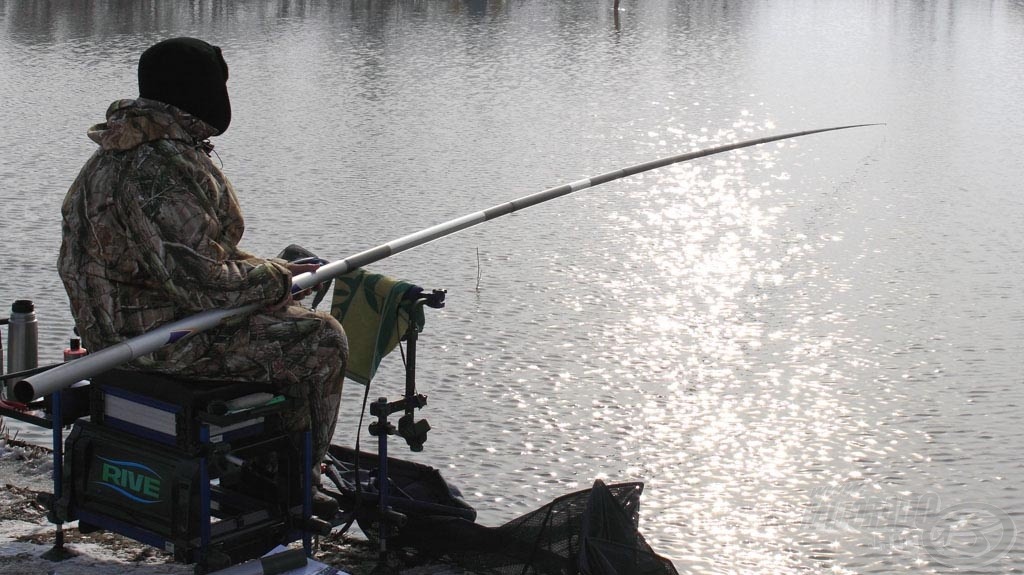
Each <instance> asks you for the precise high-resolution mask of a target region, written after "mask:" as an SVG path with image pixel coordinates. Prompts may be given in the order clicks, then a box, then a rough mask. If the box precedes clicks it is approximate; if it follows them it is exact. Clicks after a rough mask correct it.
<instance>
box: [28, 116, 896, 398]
mask: <svg viewBox="0 0 1024 575" xmlns="http://www.w3.org/2000/svg"><path fill="white" fill-rule="evenodd" d="M880 125H882V124H853V125H849V126H835V127H832V128H819V129H815V130H803V131H800V132H790V133H787V134H778V135H774V136H765V137H763V138H757V139H753V140H744V141H742V142H734V143H731V144H723V145H721V146H715V147H711V148H706V149H703V150H696V151H693V152H686V153H682V154H676V155H674V156H668V157H665V158H661V159H658V160H652V161H649V162H644V163H641V164H636V165H634V166H629V167H626V168H621V169H618V170H613V171H611V172H606V173H603V174H599V175H597V176H592V177H589V178H584V179H582V180H577V181H575V182H570V183H568V184H562V185H560V186H555V187H553V188H548V189H546V190H543V191H540V192H536V193H533V194H530V195H527V196H523V197H521V198H518V199H515V200H512V201H509V202H504V203H501V204H497V205H495V206H491V207H490V208H487V209H485V210H481V211H479V212H474V213H471V214H466V215H464V216H461V217H458V218H455V219H453V220H449V221H447V222H444V223H441V224H437V225H434V226H431V227H429V228H426V229H423V230H420V231H418V232H413V233H411V234H408V235H405V236H402V237H400V238H397V239H394V240H391V241H390V242H388V243H386V244H381V245H379V246H376V247H373V248H370V249H368V250H365V251H362V252H359V253H357V254H355V255H353V256H349V257H347V258H345V259H343V260H337V261H334V262H331V263H328V264H325V265H323V266H321V267H320V268H318V269H317V270H316V271H314V272H308V273H304V274H300V275H297V276H295V277H293V278H292V293H297V292H300V291H302V290H305V289H309V288H311V287H313V286H315V285H317V284H319V283H321V282H325V281H328V280H332V279H334V278H336V277H338V276H341V275H343V274H345V273H347V272H349V271H351V270H354V269H357V268H361V267H364V266H367V265H370V264H372V263H375V262H379V261H381V260H383V259H386V258H389V257H391V256H393V255H395V254H398V253H401V252H404V251H406V250H410V249H412V248H415V247H418V246H421V245H423V244H426V243H429V242H432V241H434V240H437V239H440V238H443V237H445V236H449V235H452V234H454V233H456V232H459V231H462V230H464V229H466V228H470V227H473V226H475V225H478V224H482V223H484V222H487V221H490V220H493V219H495V218H499V217H501V216H505V215H508V214H511V213H513V212H516V211H519V210H523V209H526V208H529V207H532V206H535V205H537V204H541V203H544V202H547V201H550V200H553V199H555V198H560V197H562V196H566V195H569V194H571V193H574V192H578V191H580V190H585V189H587V188H592V187H594V186H598V185H600V184H606V183H608V182H612V181H615V180H619V179H622V178H626V177H629V176H633V175H636V174H640V173H643V172H648V171H650V170H656V169H658V168H663V167H665V166H669V165H672V164H678V163H681V162H688V161H690V160H696V159H698V158H704V157H707V156H713V155H715V154H721V153H724V152H731V151H733V150H739V149H742V148H749V147H751V146H758V145H761V144H768V143H771V142H778V141H780V140H788V139H791V138H799V137H801V136H809V135H811V134H820V133H823V132H834V131H837V130H848V129H851V128H863V127H867V126H880ZM259 307H260V306H259V305H257V304H251V305H247V306H242V307H237V308H230V309H214V310H206V311H203V312H200V313H198V314H195V315H192V316H189V317H187V318H184V319H180V320H178V321H175V322H171V323H169V324H167V325H164V326H161V327H159V328H156V329H154V330H152V331H149V332H146V333H144V334H142V335H140V336H137V337H133V338H131V339H128V340H125V341H123V342H121V343H118V344H115V345H112V346H110V347H107V348H104V349H102V350H99V351H97V352H91V353H89V355H86V356H85V357H81V358H78V359H76V360H75V361H72V362H68V363H64V364H61V365H59V366H57V367H55V368H53V369H50V370H48V371H45V372H43V373H39V374H36V375H32V376H30V377H27V378H25V379H22V380H20V381H17V382H15V383H14V386H13V390H14V399H16V400H17V401H20V402H22V403H28V402H30V401H33V400H35V399H37V398H39V397H42V396H44V395H48V394H50V393H53V392H55V391H58V390H60V389H63V388H65V387H68V386H69V385H71V384H73V383H75V382H76V381H80V380H82V379H88V378H90V377H93V376H95V375H97V374H100V373H103V372H104V371H107V370H109V369H113V368H115V367H117V366H119V365H121V364H123V363H127V362H129V361H132V360H133V359H135V358H137V357H139V356H142V355H145V354H147V353H152V352H154V351H156V350H158V349H160V348H162V347H164V346H165V345H171V344H173V343H176V342H178V341H180V340H182V339H184V338H187V337H190V336H192V335H194V334H197V333H200V332H203V331H206V330H208V329H211V328H213V327H215V326H217V325H219V324H220V323H221V322H222V321H224V320H226V319H228V318H231V317H235V316H238V315H245V314H250V313H252V312H254V311H256V310H257V309H259Z"/></svg>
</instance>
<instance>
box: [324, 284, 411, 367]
mask: <svg viewBox="0 0 1024 575" xmlns="http://www.w3.org/2000/svg"><path fill="white" fill-rule="evenodd" d="M415 287H416V286H415V285H413V284H411V283H409V282H405V281H400V280H396V279H392V278H389V277H387V276H384V275H381V274H375V273H372V272H368V271H366V270H364V269H361V268H359V269H355V270H352V271H350V272H348V273H346V274H345V275H342V276H340V277H338V278H336V279H335V280H334V295H333V297H332V299H331V315H332V316H334V317H335V318H336V319H337V320H338V321H340V322H341V325H342V327H344V328H345V333H346V334H347V335H348V345H349V356H348V368H347V371H346V375H347V376H348V378H349V379H351V380H353V381H355V382H358V383H361V384H363V385H368V384H369V383H370V380H372V379H373V376H374V374H376V373H377V367H378V366H379V365H380V362H381V360H382V359H384V356H386V355H387V354H389V353H391V351H392V350H394V349H395V346H396V345H398V342H399V341H400V340H401V338H402V336H403V335H404V334H405V332H406V330H407V329H408V328H409V323H410V322H413V325H414V326H415V328H416V331H420V330H422V329H423V307H422V306H415V305H412V302H411V301H410V300H404V299H403V298H404V296H405V294H406V293H407V292H408V291H409V290H410V289H413V288H415Z"/></svg>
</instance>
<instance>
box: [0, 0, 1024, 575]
mask: <svg viewBox="0 0 1024 575" xmlns="http://www.w3.org/2000/svg"><path fill="white" fill-rule="evenodd" d="M621 8H622V9H621V11H620V12H619V13H618V15H617V17H616V15H615V13H614V12H613V11H612V1H611V0H607V1H604V0H601V1H594V0H517V1H507V2H503V1H500V0H489V1H459V0H437V1H405V2H391V1H383V2H375V1H366V0H362V1H360V0H353V1H349V2H334V3H332V2H237V3H230V4H222V3H214V2H201V1H196V2H188V3H186V2H165V3H159V2H139V1H137V0H132V1H126V2H95V3H93V2H90V3H84V2H20V1H8V2H4V1H0V101H2V102H3V103H4V105H3V106H2V107H0V126H2V130H3V137H2V138H0V206H2V210H3V211H2V220H0V229H2V230H3V232H2V234H0V237H2V238H3V245H4V247H3V248H0V270H2V271H0V278H2V279H0V305H3V306H4V307H6V306H8V305H9V303H10V302H12V301H14V300H15V299H20V298H27V299H32V300H34V301H35V303H36V306H37V308H38V310H39V311H38V313H39V317H40V322H41V332H42V334H41V344H40V345H41V348H42V351H41V356H42V357H41V361H45V362H49V361H57V360H59V359H60V352H61V349H63V347H65V345H66V340H67V337H68V336H69V335H70V331H71V325H72V324H71V319H70V315H69V312H68V305H67V300H66V297H65V296H64V292H63V288H62V286H61V284H60V281H59V279H58V277H57V273H56V269H55V261H56V257H57V250H58V246H59V243H60V204H61V200H62V198H63V196H64V193H65V191H66V190H67V188H68V186H69V184H70V183H71V181H72V179H73V178H74V177H75V175H76V174H77V172H78V169H79V168H80V166H81V164H82V163H83V162H84V161H85V160H86V158H87V157H88V156H89V154H90V153H91V152H92V151H93V149H94V144H93V143H92V142H91V141H90V140H88V139H87V138H86V136H85V130H86V128H87V127H88V126H90V125H91V124H94V123H97V122H100V121H102V120H103V113H104V111H105V109H106V107H107V105H108V104H109V103H110V102H111V101H113V100H115V99H118V98H125V97H134V96H135V95H136V94H137V91H136V84H135V65H136V62H137V58H138V55H139V54H140V53H141V51H142V50H144V49H145V48H146V47H147V46H149V45H151V44H152V43H154V42H156V41H158V40H160V39H163V38H166V37H171V36H179V35H190V36H198V37H201V38H204V39H206V40H208V41H210V42H211V43H214V44H218V45H220V46H222V47H223V50H224V54H225V57H226V59H227V61H228V63H229V65H230V67H231V80H230V83H229V88H230V90H231V94H232V98H233V106H234V121H233V124H232V126H231V128H230V129H229V130H228V132H227V133H226V134H225V135H224V136H222V137H219V138H216V139H215V140H214V143H215V144H216V146H217V153H218V156H219V158H220V160H221V161H222V162H223V169H224V171H225V172H226V173H227V174H228V176H229V177H230V178H231V179H232V181H233V182H234V184H235V186H236V188H237V189H238V191H239V196H240V200H241V203H242V207H243V210H244V212H245V214H246V220H247V224H248V231H247V233H246V236H245V240H244V241H243V246H244V247H246V248H248V249H249V250H250V251H253V252H255V253H261V254H265V255H273V254H276V253H277V252H278V251H279V250H280V249H281V248H282V247H283V246H285V245H287V244H289V243H293V242H294V243H299V244H302V245H304V246H306V247H308V248H310V249H312V250H314V251H316V252H318V253H319V254H321V255H323V256H324V257H328V258H332V259H333V258H341V257H345V256H348V255H352V254H354V253H356V252H358V251H361V250H363V249H366V248H369V247H373V246H375V245H378V244H381V243H384V242H386V241H388V240H391V239H393V238H396V237H399V236H402V235H405V234H407V233H410V232H413V231H416V230H419V229H421V228H424V227H426V226H428V225H432V224H436V223H439V222H442V221H446V220H448V219H451V218H454V217H457V216H460V215H463V214H465V213H469V212H473V211H476V210H479V209H482V208H486V207H489V206H491V205H494V204H497V203H500V202H503V201H506V200H509V199H513V198H516V197H519V196H522V195H525V194H527V193H532V192H535V191H539V190H541V189H544V188H547V187H550V186H553V185H556V184H561V183H565V182H568V181H572V180H576V179H579V178H581V177H585V176H588V175H594V174H598V173H601V172H604V171H608V170H611V169H615V168H619V167H623V166H627V165H631V164H635V163H638V162H642V161H646V160H650V159H654V158H658V157H661V156H667V155H671V154H674V153H678V152H682V151H687V150H690V149H695V148H699V147H706V146H710V145H714V144H718V143H724V142H729V141H734V140H741V139H747V138H754V137H760V136H764V135H769V134H774V133H783V132H790V131H797V130H803V129H810V128H818V127H827V126H832V125H840V124H851V123H862V122H884V123H885V124H886V125H885V126H882V127H873V128H862V129H857V130H850V131H843V132H835V133H830V134H825V135H816V136H810V137H805V138H800V139H796V140H790V141H786V142H785V143H782V144H778V145H768V146H762V147H758V148H751V149H747V150H743V151H741V152H736V153H731V154H726V155H721V156H716V157H714V158H710V159H705V160H700V161H696V162H693V163H689V164H682V165H678V166H674V167H671V168H665V169H661V170H658V171H656V172H652V173H649V174H646V175H643V176H637V177H631V178H629V179H627V180H624V181H619V182H614V183H611V184H607V185H603V186H600V187H597V188H594V189H591V190H586V191H582V192H579V193H577V194H575V195H573V196H570V197H568V198H564V199H561V200H558V201H554V202H551V203H547V204H544V205H542V206H539V207H535V208H531V209H530V210H527V211H524V212H520V213H518V214H516V215H513V216H510V217H507V218H503V219H500V220H497V221H494V222H491V223H488V224H486V225H483V226H480V227H477V228H473V229H472V230H468V231H465V232H462V233H460V234H458V235H455V236H452V237H449V238H446V239H443V240H440V241H438V242H435V243H433V244H430V245H427V246H424V247H421V248H418V249H416V250H413V251H410V252H408V253H404V254H400V255H398V256H396V257H393V258H391V259H388V260H385V261H383V262H379V263H378V264H376V265H375V266H372V269H374V270H375V271H378V272H383V273H387V274H389V275H392V276H395V277H399V278H403V279H408V280H410V281H413V282H416V283H419V284H420V285H423V286H425V287H428V288H445V289H447V290H448V306H447V307H446V308H445V309H444V310H441V311H439V312H428V319H427V328H426V331H425V333H424V334H423V337H422V339H421V346H420V358H419V360H420V361H419V363H420V365H419V367H420V369H419V382H420V387H421V391H424V392H426V393H428V394H429V396H430V405H429V406H428V407H427V408H426V409H425V410H423V412H422V415H423V416H424V417H427V418H428V419H429V420H430V423H431V425H432V426H433V430H432V431H431V433H430V437H429V440H428V441H427V444H426V448H425V450H424V451H423V452H422V453H420V454H416V455H415V456H413V455H411V454H409V455H408V456H409V457H411V458H415V459H417V460H421V461H425V462H429V463H430V464H432V465H434V466H437V467H439V468H441V469H442V470H443V472H444V474H445V476H446V477H447V478H448V479H449V480H451V481H452V482H453V483H455V484H456V485H458V486H460V488H462V490H463V491H464V492H465V493H466V494H467V497H468V499H469V500H470V502H471V503H472V504H473V505H474V506H475V507H476V508H477V509H478V511H479V512H480V518H479V522H481V523H483V524H486V525H499V524H501V523H502V522H504V521H507V520H509V519H512V518H513V517H516V516H518V515H520V514H522V513H524V512H526V511H529V510H531V509H533V508H536V507H537V506H539V505H541V504H543V503H545V502H547V501H549V500H550V499H552V498H554V497H556V496H558V495H561V494H564V493H567V492H569V491H573V490H576V489H582V488H585V487H588V486H589V485H590V484H591V483H592V482H593V480H594V479H595V478H603V479H605V480H606V481H628V480H641V481H644V482H646V491H645V494H644V497H643V500H642V511H643V517H642V525H641V527H642V529H643V532H644V533H645V535H646V536H647V537H648V540H649V542H650V543H651V545H652V546H653V547H654V548H655V549H656V550H657V551H659V552H660V553H663V554H664V555H666V556H668V557H670V558H671V559H672V560H673V562H674V563H675V564H676V566H677V568H678V569H679V570H680V571H681V572H685V573H758V574H791V573H819V572H831V573H893V572H913V573H1021V572H1024V544H1022V542H1024V534H1021V533H1019V532H1018V531H1019V530H1021V529H1024V497H1022V493H1024V478H1022V477H1024V465H1022V463H1021V461H1022V460H1021V452H1022V451H1024V427H1022V426H1021V423H1020V422H1021V417H1022V408H1024V381H1022V375H1021V374H1022V369H1021V368H1022V367H1024V365H1022V364H1024V292H1022V289H1021V285H1022V280H1024V249H1022V246H1024V195H1022V194H1021V190H1020V187H1021V182H1022V181H1024V162H1022V160H1021V158H1022V157H1024V122H1022V121H1021V119H1022V118H1024V98H1022V97H1021V94H1024V2H1021V1H1020V0H1007V1H998V0H991V1H990V0H976V1H972V2H953V1H952V0H945V1H943V0H937V1H932V2H922V1H911V0H906V1H891V2H884V1H872V0H863V1H853V0H850V1H844V0H837V1H834V2H819V1H815V0H783V1H778V2H764V1H748V2H729V1H725V0H721V1H711V0H708V1H700V0H697V1H683V0H675V1H673V0H642V1H640V0H622V6H621ZM5 335H6V334H5ZM401 389H402V374H401V361H400V360H399V358H398V356H397V355H396V356H394V357H389V358H387V359H386V360H385V362H384V365H383V367H382V370H381V372H380V373H379V375H378V379H377V380H376V381H375V383H374V386H373V389H372V390H371V392H370V393H371V396H372V397H374V398H375V397H377V396H392V397H394V396H397V394H399V393H400V390H401ZM346 391H347V395H346V400H345V404H346V409H345V412H344V414H343V416H342V417H343V419H342V420H341V422H340V424H339V427H338V436H337V441H338V442H341V443H347V444H351V443H352V441H353V439H354V436H355V433H356V428H357V425H356V419H357V416H358V410H359V400H360V399H361V396H362V388H360V387H359V386H356V385H354V384H350V385H349V386H348V388H347V390H346ZM21 433H23V434H24V436H28V437H37V438H39V439H40V440H41V441H43V440H45V436H44V435H43V434H41V433H39V432H37V431H34V430H31V429H28V430H23V431H21ZM367 437H368V436H367V434H366V433H365V432H364V433H363V438H364V445H367V444H369V443H370V442H369V441H368V440H367ZM406 454H407V452H405V450H404V448H403V449H402V450H401V452H400V453H399V455H400V456H406Z"/></svg>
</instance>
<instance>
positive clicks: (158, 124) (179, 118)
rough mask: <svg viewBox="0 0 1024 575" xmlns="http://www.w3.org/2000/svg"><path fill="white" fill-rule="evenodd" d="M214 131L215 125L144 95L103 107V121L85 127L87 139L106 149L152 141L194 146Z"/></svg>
mask: <svg viewBox="0 0 1024 575" xmlns="http://www.w3.org/2000/svg"><path fill="white" fill-rule="evenodd" d="M217 134H218V132H217V129H216V128H214V127H213V126H211V125H209V124H207V123H206V122H204V121H202V120H200V119H199V118H196V117H195V116H193V115H191V114H189V113H188V112H184V111H182V110H180V109H178V108H175V107H174V106H172V105H170V104H165V103H163V102H158V101H156V100H147V99H145V98H139V99H137V100H117V101H116V102H114V103H113V104H111V105H110V107H109V108H107V121H106V122H104V123H102V124H96V125H95V126H93V127H92V128H89V138H90V139H92V141H94V142H96V143H97V144H99V145H100V147H101V148H103V149H104V150H109V151H124V150H131V149H134V148H137V147H138V146H140V145H142V144H145V143H147V142H153V141H155V140H178V141H181V142H184V143H186V144H187V145H193V146H194V145H199V144H200V143H202V142H203V141H204V140H206V139H207V138H210V137H213V136H216V135H217ZM206 146H208V147H210V146H209V144H206Z"/></svg>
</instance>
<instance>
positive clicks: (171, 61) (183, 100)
mask: <svg viewBox="0 0 1024 575" xmlns="http://www.w3.org/2000/svg"><path fill="white" fill-rule="evenodd" d="M227 81H228V65H227V63H226V62H224V56H223V55H221V52H220V48H218V47H216V46H211V45H210V44H207V43H206V42H203V41H202V40H197V39H195V38H171V39H170V40H164V41H163V42H159V43H157V44H154V45H153V46H151V47H150V48H149V49H148V50H146V51H145V52H143V53H142V57H140V58H139V96H140V97H142V98H148V99H150V100H158V101H160V102H164V103H165V104H170V105H172V106H175V107H177V108H180V109H182V110H184V111H186V112H188V113H189V114H192V115H193V116H195V117H197V118H199V119H200V120H203V121H204V122H206V123H207V124H209V125H211V126H213V127H214V128H217V130H218V131H219V132H220V133H221V134H223V133H224V131H225V130H227V129H228V124H230V123H231V102H230V101H229V100H228V87H227Z"/></svg>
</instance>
